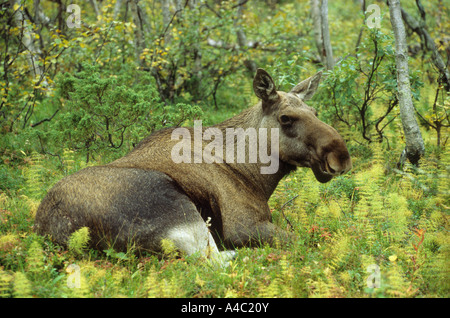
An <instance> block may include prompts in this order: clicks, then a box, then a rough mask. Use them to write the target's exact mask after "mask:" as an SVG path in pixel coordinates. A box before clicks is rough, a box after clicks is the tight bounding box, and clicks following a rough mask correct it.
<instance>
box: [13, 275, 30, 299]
mask: <svg viewBox="0 0 450 318" xmlns="http://www.w3.org/2000/svg"><path fill="white" fill-rule="evenodd" d="M14 297H15V298H30V297H32V286H31V282H30V281H29V280H28V278H27V276H26V275H25V274H24V273H22V272H16V273H15V274H14Z"/></svg>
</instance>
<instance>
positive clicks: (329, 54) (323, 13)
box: [320, 0, 335, 70]
mask: <svg viewBox="0 0 450 318" xmlns="http://www.w3.org/2000/svg"><path fill="white" fill-rule="evenodd" d="M320 17H321V20H322V21H321V22H322V40H323V47H324V51H325V60H326V65H327V70H331V69H332V68H333V67H334V64H335V63H334V58H333V50H332V48H331V41H330V29H329V28H328V0H322V5H321V8H320Z"/></svg>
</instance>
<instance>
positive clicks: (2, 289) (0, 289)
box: [0, 268, 13, 298]
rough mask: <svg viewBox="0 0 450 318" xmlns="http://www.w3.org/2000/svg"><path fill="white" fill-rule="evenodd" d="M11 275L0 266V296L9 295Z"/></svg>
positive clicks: (6, 296)
mask: <svg viewBox="0 0 450 318" xmlns="http://www.w3.org/2000/svg"><path fill="white" fill-rule="evenodd" d="M12 280H13V277H12V275H10V274H8V273H7V272H5V271H4V270H2V269H1V268H0V298H8V297H11V281H12Z"/></svg>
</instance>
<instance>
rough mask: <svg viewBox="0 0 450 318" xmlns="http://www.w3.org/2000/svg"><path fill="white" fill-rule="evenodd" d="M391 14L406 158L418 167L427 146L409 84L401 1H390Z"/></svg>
mask: <svg viewBox="0 0 450 318" xmlns="http://www.w3.org/2000/svg"><path fill="white" fill-rule="evenodd" d="M389 13H390V16H391V25H392V29H393V31H394V37H395V61H396V65H397V89H398V100H399V105H400V118H401V121H402V126H403V132H404V135H405V142H406V148H405V150H406V157H407V158H408V160H409V161H410V162H411V163H412V164H414V165H417V164H418V162H419V159H420V158H421V157H422V156H423V154H424V152H425V146H424V142H423V139H422V134H421V133H420V129H419V125H418V124H417V121H416V118H415V113H414V106H413V102H412V95H411V86H410V82H409V67H408V47H407V43H406V33H405V26H404V24H403V20H402V13H401V6H400V1H399V0H389Z"/></svg>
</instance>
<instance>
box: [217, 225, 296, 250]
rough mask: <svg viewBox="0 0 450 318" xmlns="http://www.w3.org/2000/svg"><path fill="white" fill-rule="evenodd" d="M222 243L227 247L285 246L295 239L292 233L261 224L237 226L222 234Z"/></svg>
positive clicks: (274, 226)
mask: <svg viewBox="0 0 450 318" xmlns="http://www.w3.org/2000/svg"><path fill="white" fill-rule="evenodd" d="M224 234H225V235H224V243H225V245H227V246H229V247H235V248H236V247H242V246H262V245H264V244H269V245H271V246H274V245H275V244H281V245H286V244H288V243H290V242H292V241H293V240H294V239H295V235H294V234H293V233H289V232H286V231H284V230H282V229H280V228H279V227H277V226H276V225H274V224H273V223H270V222H269V221H267V222H261V223H257V224H253V225H247V226H237V227H235V228H234V230H233V231H230V232H228V233H224Z"/></svg>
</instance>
